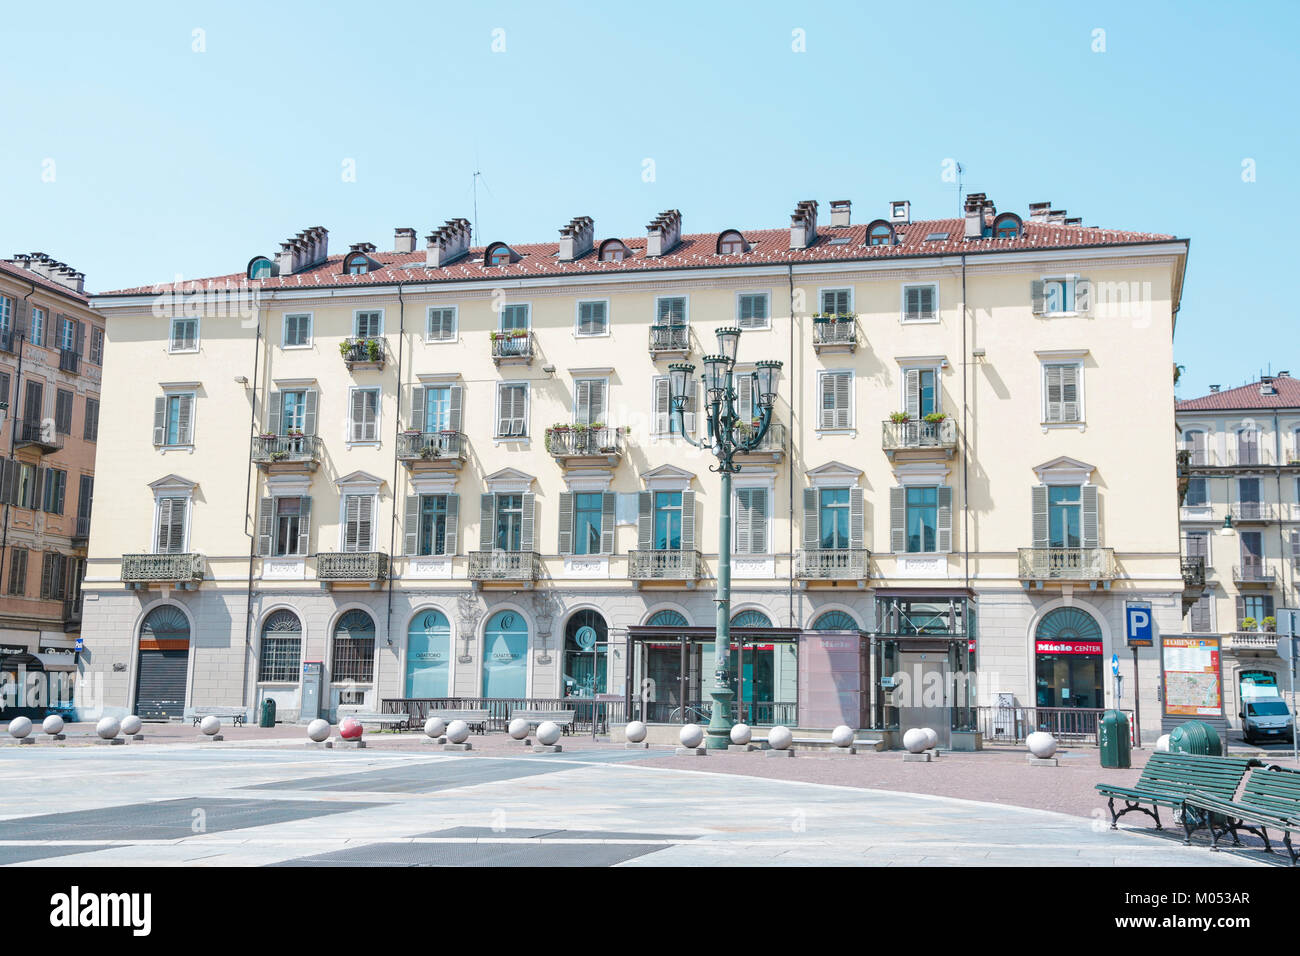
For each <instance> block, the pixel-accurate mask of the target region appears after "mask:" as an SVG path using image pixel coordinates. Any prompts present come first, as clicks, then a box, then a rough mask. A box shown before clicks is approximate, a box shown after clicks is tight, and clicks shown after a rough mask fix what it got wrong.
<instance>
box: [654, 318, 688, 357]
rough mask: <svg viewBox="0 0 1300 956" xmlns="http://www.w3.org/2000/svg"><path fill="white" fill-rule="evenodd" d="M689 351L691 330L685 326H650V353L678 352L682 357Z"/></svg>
mask: <svg viewBox="0 0 1300 956" xmlns="http://www.w3.org/2000/svg"><path fill="white" fill-rule="evenodd" d="M690 350H691V329H690V326H687V325H652V326H650V351H651V353H654V352H679V353H681V354H682V355H685V354H687V353H688V352H690Z"/></svg>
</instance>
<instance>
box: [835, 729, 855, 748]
mask: <svg viewBox="0 0 1300 956" xmlns="http://www.w3.org/2000/svg"><path fill="white" fill-rule="evenodd" d="M831 743H833V744H834V745H835V746H836V747H852V746H853V728H852V727H850V726H849V725H848V724H840V725H839V726H838V727H836V728H835V729H834V730H832V731H831Z"/></svg>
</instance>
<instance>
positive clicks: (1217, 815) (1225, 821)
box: [1183, 767, 1300, 866]
mask: <svg viewBox="0 0 1300 956" xmlns="http://www.w3.org/2000/svg"><path fill="white" fill-rule="evenodd" d="M1183 803H1184V806H1183V829H1184V830H1186V831H1187V839H1186V841H1185V842H1187V843H1191V842H1192V834H1193V833H1195V832H1196V831H1197V830H1200V829H1202V828H1208V829H1209V831H1210V843H1211V846H1210V848H1211V849H1213V850H1217V849H1218V848H1219V837H1221V836H1222V835H1223V834H1225V833H1229V832H1230V833H1231V834H1232V841H1233V843H1235V844H1237V845H1238V846H1240V845H1241V840H1240V839H1239V838H1238V836H1237V831H1238V830H1248V831H1250V832H1251V833H1253V834H1255V835H1256V836H1258V837H1260V838H1261V839H1262V840H1263V841H1264V851H1265V852H1266V853H1272V852H1273V845H1272V843H1270V842H1269V839H1268V830H1269V828H1270V827H1271V828H1273V829H1274V830H1280V831H1282V842H1283V844H1284V845H1285V846H1286V852H1287V855H1288V856H1289V857H1290V858H1291V865H1292V866H1295V865H1296V859H1297V858H1298V857H1300V852H1297V850H1296V849H1295V848H1294V847H1293V846H1292V845H1291V834H1292V833H1297V832H1300V772H1297V771H1295V770H1286V769H1284V768H1281V767H1257V768H1255V769H1254V770H1251V771H1250V776H1249V777H1247V778H1246V787H1245V789H1244V790H1243V791H1242V794H1241V798H1240V799H1239V800H1233V799H1232V794H1228V795H1227V796H1226V797H1225V796H1222V795H1218V794H1211V793H1205V792H1202V791H1199V790H1194V791H1192V792H1190V793H1188V794H1187V796H1186V797H1185V798H1184V801H1183Z"/></svg>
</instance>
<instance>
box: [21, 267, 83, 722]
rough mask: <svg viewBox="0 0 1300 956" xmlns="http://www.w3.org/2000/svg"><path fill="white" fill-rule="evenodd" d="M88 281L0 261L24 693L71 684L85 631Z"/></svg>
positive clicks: (69, 272) (64, 271) (70, 272)
mask: <svg viewBox="0 0 1300 956" xmlns="http://www.w3.org/2000/svg"><path fill="white" fill-rule="evenodd" d="M84 278H85V277H84V275H83V274H82V273H80V272H77V271H76V270H74V269H72V268H71V267H70V266H67V265H65V264H63V263H62V262H56V261H55V260H53V259H51V258H49V257H48V256H46V255H44V254H43V253H31V254H29V255H18V256H14V257H13V258H12V259H8V260H4V261H0V401H3V402H5V403H6V408H5V410H4V413H3V422H2V424H0V449H2V451H0V670H2V671H3V672H4V674H5V678H4V679H5V681H6V683H7V684H9V685H10V686H13V687H16V686H18V685H21V684H22V683H23V679H22V678H21V674H22V673H23V672H26V673H27V674H32V673H36V672H40V671H46V672H59V673H63V674H69V673H71V672H72V670H73V665H74V648H75V644H76V639H77V637H78V636H79V634H80V632H81V579H82V575H83V574H84V572H85V562H86V541H87V538H88V536H89V534H90V512H91V502H92V501H93V499H94V488H95V448H96V444H97V441H98V432H99V385H100V378H101V366H102V365H103V362H104V325H103V320H102V319H101V318H100V316H98V315H97V314H95V312H94V311H92V310H91V309H90V307H89V305H88V304H87V299H86V294H85V292H84V291H83V283H84ZM6 703H7V704H8V706H10V707H12V706H18V705H19V704H18V702H17V701H16V700H7V701H6ZM26 703H29V704H32V703H35V704H38V705H39V704H41V703H43V701H35V700H34V699H33V700H32V701H26ZM40 712H41V713H43V712H44V711H43V710H42V711H40ZM11 713H12V712H11Z"/></svg>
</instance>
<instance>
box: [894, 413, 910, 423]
mask: <svg viewBox="0 0 1300 956" xmlns="http://www.w3.org/2000/svg"><path fill="white" fill-rule="evenodd" d="M909 419H910V416H909V415H908V414H907V412H890V413H889V420H890V421H891V422H893V423H894V424H895V425H902V424H904V423H906V422H907V421H909Z"/></svg>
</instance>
